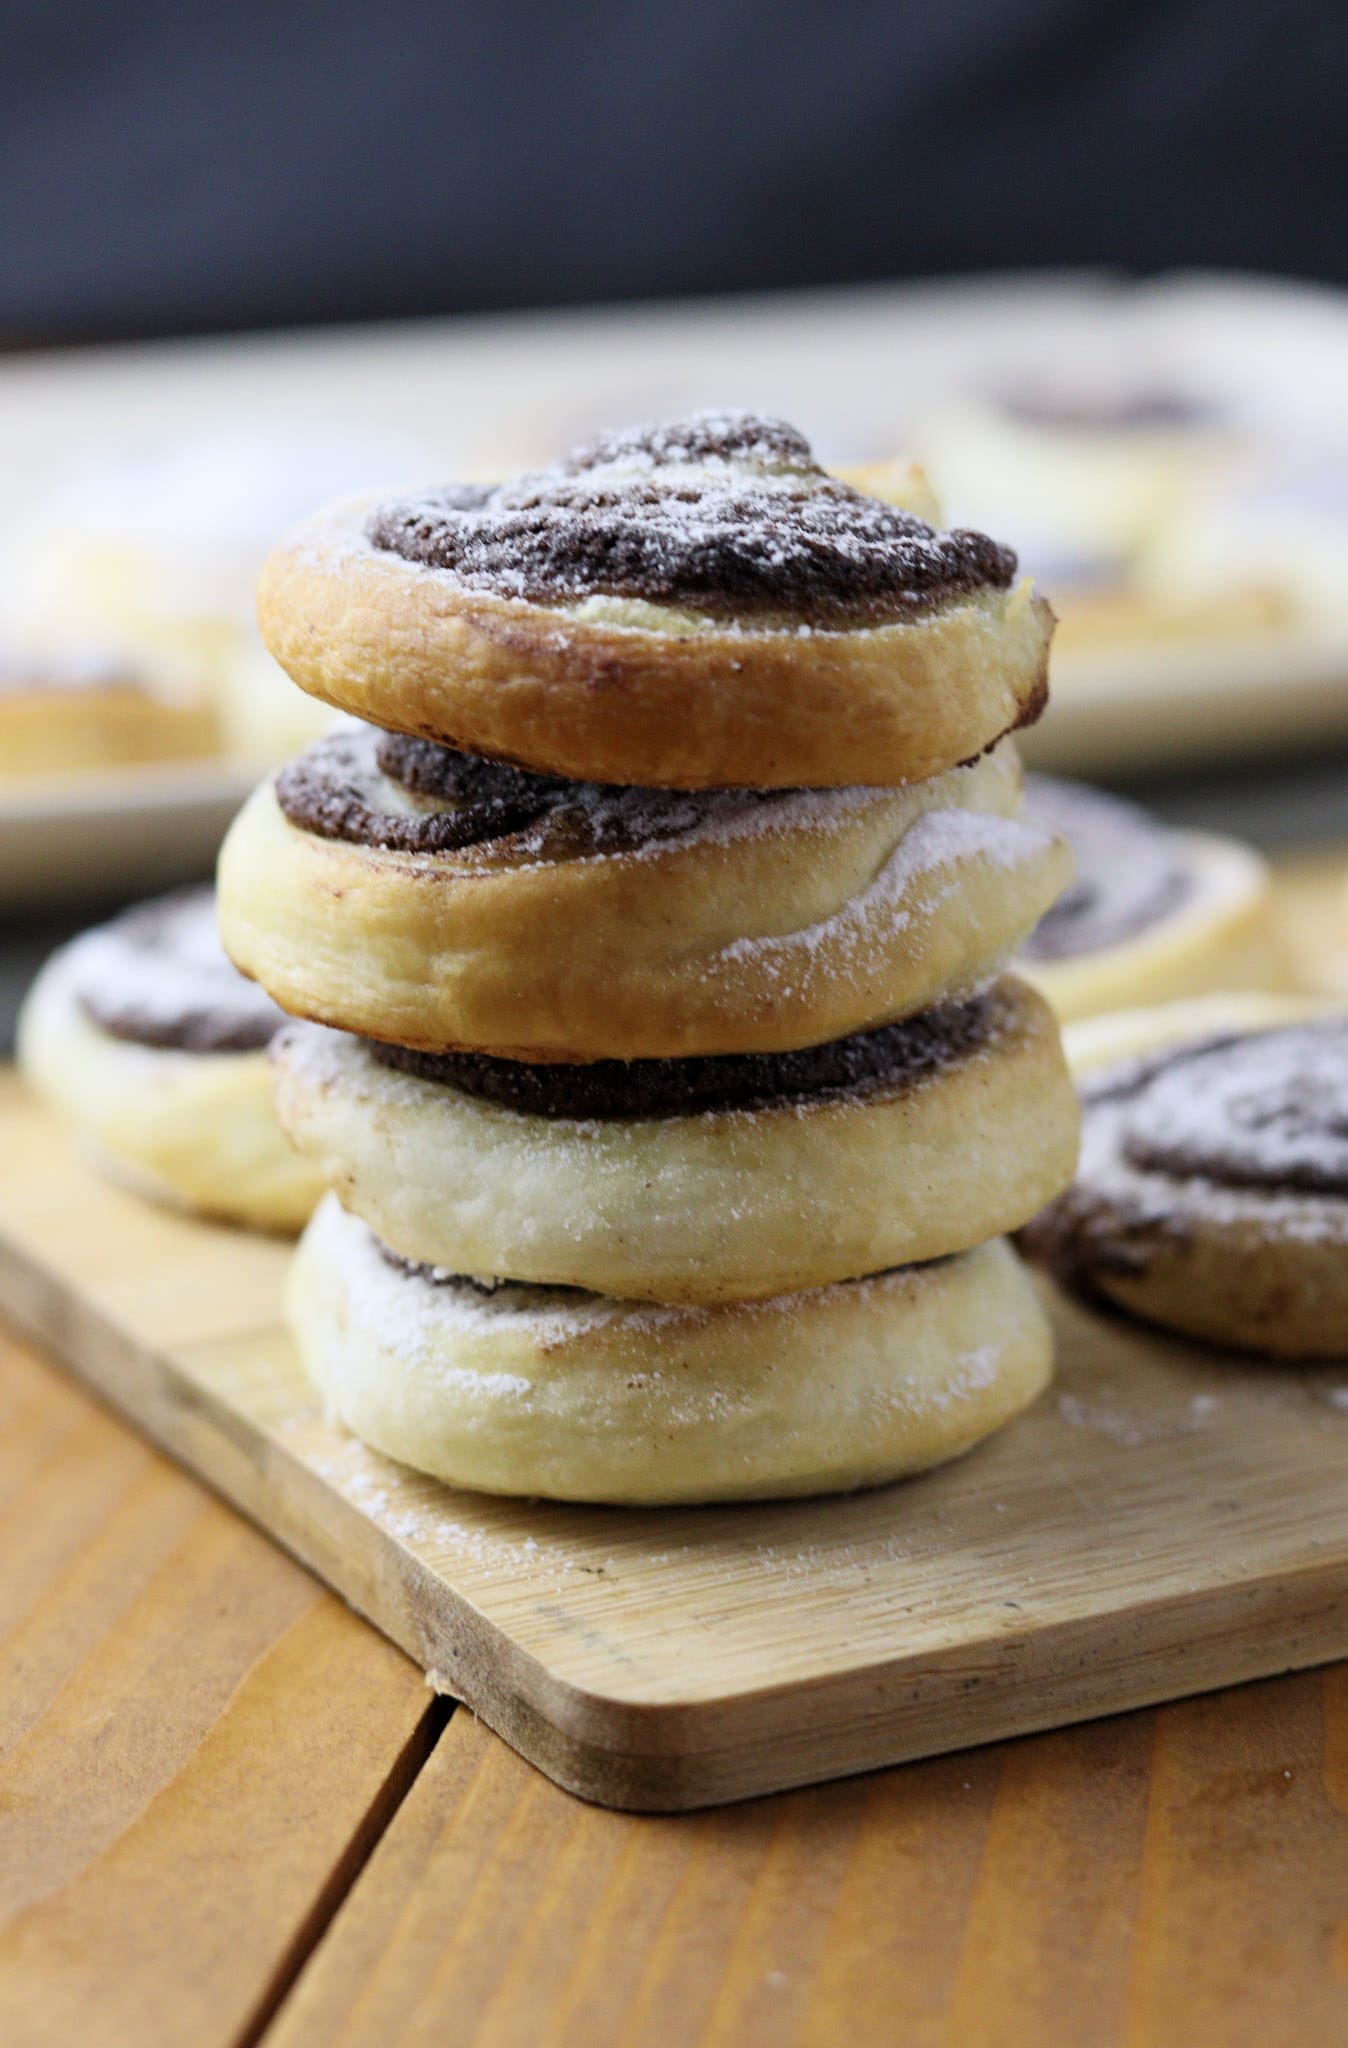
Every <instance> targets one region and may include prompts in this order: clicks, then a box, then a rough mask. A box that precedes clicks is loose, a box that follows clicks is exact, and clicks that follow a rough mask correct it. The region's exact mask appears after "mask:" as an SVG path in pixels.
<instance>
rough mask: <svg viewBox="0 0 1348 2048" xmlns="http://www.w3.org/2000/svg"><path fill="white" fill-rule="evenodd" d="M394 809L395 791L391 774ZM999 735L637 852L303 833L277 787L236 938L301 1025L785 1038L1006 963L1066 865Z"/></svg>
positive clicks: (232, 919) (837, 1032)
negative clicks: (976, 749) (966, 752)
mask: <svg viewBox="0 0 1348 2048" xmlns="http://www.w3.org/2000/svg"><path fill="white" fill-rule="evenodd" d="M388 787H389V792H390V801H393V800H394V798H395V795H396V791H395V786H394V785H393V784H389V786H388ZM1019 800H1020V799H1019V766H1018V763H1017V761H1016V758H1015V753H1014V750H1013V749H1011V748H1006V747H1004V748H999V749H997V750H996V751H995V752H994V753H992V754H990V755H988V756H986V757H985V758H984V759H983V760H981V761H979V762H976V763H974V764H973V765H972V766H971V767H968V768H960V769H953V770H951V771H950V772H949V773H948V774H946V775H943V776H940V777H934V778H932V779H931V780H930V781H928V782H925V783H919V784H916V785H914V786H912V787H909V788H907V789H896V790H879V789H855V790H838V791H794V792H792V791H788V792H783V793H782V795H781V796H780V797H775V798H771V799H768V800H767V801H765V802H763V803H759V804H744V805H740V806H738V807H732V809H731V811H730V812H729V813H727V814H723V813H720V812H717V813H715V814H714V815H713V816H712V817H711V818H710V819H709V821H708V822H707V823H706V825H705V826H704V827H701V828H697V829H693V830H690V831H688V832H686V833H683V834H682V835H680V836H679V837H677V838H672V839H669V840H665V841H661V842H654V843H649V844H647V845H644V846H642V847H641V848H639V849H638V850H636V851H634V852H629V853H617V854H595V855H590V856H588V857H585V858H580V859H573V860H553V861H539V860H531V859H530V858H529V854H528V849H527V845H523V844H521V842H520V840H519V839H518V838H516V839H514V840H512V839H502V840H496V841H493V842H490V843H489V844H488V845H487V846H484V847H478V848H469V849H467V850H466V851H463V852H458V853H446V854H416V853H390V852H387V851H384V850H383V849H381V848H378V847H370V846H360V845H352V844H350V843H348V842H345V841H341V840H332V839H322V838H319V837H318V836H317V835H316V834H314V833H312V832H309V831H302V830H299V829H298V828H297V827H296V826H294V825H292V824H290V823H289V822H288V821H287V819H286V818H285V817H284V815H283V814H282V812H281V810H280V808H279V807H278V805H277V802H276V798H275V795H274V793H273V791H272V789H271V787H270V785H265V786H264V787H262V788H261V789H259V790H258V791H257V792H256V793H255V794H254V795H253V797H252V798H251V799H250V800H249V802H248V803H247V804H246V805H245V807H244V809H243V810H242V811H241V812H240V814H239V816H238V818H236V820H235V822H234V824H233V826H232V827H231V828H230V832H229V835H228V837H227V839H226V841H225V844H224V847H223V849H222V851H221V856H220V870H219V908H220V928H221V932H222V935H223V937H224V942H225V947H226V950H227V951H228V952H229V954H230V956H231V958H232V959H233V960H234V962H235V964H236V965H237V966H239V967H240V968H242V969H243V971H244V973H245V974H250V975H252V976H254V977H255V978H256V979H257V980H258V981H260V982H261V983H262V985H263V987H264V988H265V989H267V991H268V992H269V994H270V995H271V996H273V997H274V999H275V1000H276V1001H277V1002H278V1003H279V1004H280V1005H281V1007H282V1008H283V1009H285V1010H289V1011H291V1012H292V1013H293V1014H294V1015H296V1016H302V1017H309V1018H312V1019H314V1020H315V1021H317V1022H320V1023H325V1024H333V1025H336V1026H338V1027H340V1028H341V1029H344V1030H348V1031H356V1032H359V1033H361V1034H362V1036H364V1037H368V1038H384V1039H389V1040H392V1041H394V1042H395V1043H398V1044H402V1045H410V1046H416V1047H420V1048H422V1049H425V1050H431V1051H444V1050H450V1049H453V1048H456V1047H474V1048H479V1049H485V1050H488V1051H495V1052H502V1053H507V1054H511V1055H513V1056H515V1057H518V1058H522V1059H539V1060H549V1059H568V1058H570V1059H601V1058H607V1057H613V1058H619V1059H641V1058H661V1057H678V1056H682V1055H687V1054H694V1053H704V1052H707V1053H709V1052H752V1051H778V1050H784V1049H789V1048H792V1047H796V1046H801V1045H813V1044H817V1043H819V1042H822V1041H823V1040H825V1039H830V1038H841V1037H845V1036H846V1035H847V1034H848V1033H849V1032H852V1031H859V1030H863V1029H865V1028H866V1027H867V1026H868V1025H871V1024H878V1023H882V1022H885V1021H886V1020H888V1019H890V1018H895V1017H901V1016H906V1015H910V1014H912V1013H913V1012H915V1011H917V1010H921V1009H925V1008H927V1007H929V1006H930V1005H931V1004H932V1003H934V1002H936V1001H938V1000H941V999H944V998H946V997H948V996H954V995H958V994H960V993H963V992H965V991H967V990H968V989H970V988H973V987H975V986H977V985H978V984H979V983H980V982H982V981H984V980H986V979H987V978H988V977H989V976H990V975H991V974H993V973H995V972H996V971H997V970H998V968H999V967H1000V966H1001V964H1002V962H1003V961H1004V960H1005V959H1006V957H1007V956H1008V955H1009V954H1010V953H1011V952H1012V951H1013V950H1014V948H1015V947H1016V945H1017V944H1018V943H1019V942H1020V941H1021V939H1023V938H1024V936H1025V934H1026V932H1028V931H1029V930H1030V929H1031V927H1032V926H1033V925H1034V924H1035V922H1036V921H1037V919H1038V918H1039V917H1040V916H1041V915H1042V914H1043V912H1044V911H1045V910H1046V909H1047V907H1048V905H1049V904H1050V903H1051V902H1052V901H1053V899H1054V897H1055V896H1056V895H1057V894H1058V892H1059V890H1060V889H1061V888H1062V887H1063V885H1064V883H1065V881H1066V880H1067V877H1068V875H1069V873H1070V856H1069V855H1068V853H1067V850H1066V848H1065V847H1064V846H1063V845H1062V844H1061V843H1060V842H1058V841H1056V840H1054V839H1053V838H1052V837H1051V836H1050V835H1049V834H1048V833H1047V832H1045V831H1044V830H1042V829H1041V828H1038V827H1034V826H1029V825H1024V824H1022V823H1020V822H1019V821H1017V820H1016V819H1015V818H1014V817H1013V816H1010V815H1008V813H1012V812H1014V811H1015V810H1016V808H1017V807H1018V804H1019Z"/></svg>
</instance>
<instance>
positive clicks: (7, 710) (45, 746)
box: [0, 641, 219, 784]
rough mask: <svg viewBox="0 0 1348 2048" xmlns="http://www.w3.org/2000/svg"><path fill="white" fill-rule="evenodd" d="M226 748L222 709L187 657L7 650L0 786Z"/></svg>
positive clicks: (0, 670)
mask: <svg viewBox="0 0 1348 2048" xmlns="http://www.w3.org/2000/svg"><path fill="white" fill-rule="evenodd" d="M218 743H219V722H218V719H217V716H216V710H215V706H214V704H213V703H212V702H211V701H210V699H209V697H208V696H207V695H206V694H205V692H204V691H203V690H202V689H201V688H200V686H199V683H198V681H197V679H196V677H195V676H194V675H193V674H192V672H191V669H190V666H189V665H188V664H185V663H183V662H182V661H179V660H176V659H174V658H172V657H167V658H166V657H165V656H163V655H158V656H155V655H151V654H149V653H141V654H139V655H134V656H133V655H130V654H122V655H118V654H114V653H111V652H109V651H107V650H106V649H101V648H99V647H97V645H96V644H95V645H91V646H90V647H88V648H85V649H80V648H78V647H75V646H70V645H68V646H66V647H64V648H53V647H42V646H40V645H38V644H36V643H31V642H30V643H29V644H28V645H26V646H25V645H22V644H20V643H18V642H17V641H16V642H12V643H8V644H0V784H3V783H4V782H6V781H8V780H10V779H14V780H18V779H19V778H24V779H27V778H29V777H33V778H38V777H42V778H49V779H51V780H52V781H58V782H59V781H60V780H61V779H62V778H64V777H65V776H67V775H82V774H87V773H89V772H91V771H94V772H96V771H98V770H100V769H118V768H127V767H139V766H143V765H147V764H149V763H151V762H156V761H192V760H200V759H201V758H203V757H204V756H207V755H211V754H214V753H215V751H216V749H217V746H218Z"/></svg>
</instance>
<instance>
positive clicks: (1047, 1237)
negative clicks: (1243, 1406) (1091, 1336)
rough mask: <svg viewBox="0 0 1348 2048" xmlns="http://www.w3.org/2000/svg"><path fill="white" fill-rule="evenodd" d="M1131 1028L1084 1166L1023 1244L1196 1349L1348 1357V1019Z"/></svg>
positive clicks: (1290, 1010) (1207, 1011) (1208, 1020)
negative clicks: (1201, 1342) (1198, 1343)
mask: <svg viewBox="0 0 1348 2048" xmlns="http://www.w3.org/2000/svg"><path fill="white" fill-rule="evenodd" d="M1131 1022H1132V1025H1133V1044H1134V1047H1135V1051H1134V1052H1133V1054H1132V1056H1129V1055H1128V1052H1127V1045H1128V1039H1129V1035H1130V1032H1129V1024H1130V1020H1129V1019H1127V1018H1122V1017H1121V1018H1119V1019H1118V1020H1116V1027H1115V1033H1114V1045H1113V1053H1112V1057H1111V1058H1110V1059H1109V1060H1108V1061H1107V1062H1105V1061H1101V1062H1099V1063H1092V1064H1091V1065H1090V1066H1089V1068H1088V1069H1085V1070H1082V1071H1081V1077H1080V1080H1081V1089H1082V1107H1083V1125H1082V1144H1081V1161H1080V1165H1079V1166H1078V1168H1077V1177H1076V1180H1075V1182H1074V1183H1073V1185H1072V1187H1071V1188H1070V1189H1069V1190H1068V1191H1067V1193H1066V1194H1064V1195H1061V1196H1059V1197H1058V1199H1057V1200H1056V1201H1054V1202H1052V1203H1050V1204H1049V1206H1048V1208H1047V1209H1046V1210H1045V1211H1044V1212H1043V1214H1042V1215H1040V1216H1038V1217H1036V1219H1035V1220H1034V1222H1033V1223H1032V1224H1030V1225H1029V1226H1028V1227H1027V1229H1026V1230H1025V1231H1024V1232H1023V1233H1022V1236H1021V1242H1022V1244H1023V1245H1024V1246H1025V1247H1026V1249H1027V1250H1028V1251H1029V1252H1030V1253H1031V1255H1032V1256H1034V1257H1037V1258H1040V1259H1043V1260H1044V1261H1045V1262H1046V1263H1047V1264H1048V1265H1049V1266H1050V1267H1051V1268H1052V1270H1053V1271H1054V1272H1055V1273H1056V1274H1057V1275H1058V1277H1059V1278H1060V1279H1061V1280H1063V1281H1064V1283H1065V1284H1067V1285H1068V1286H1071V1287H1074V1288H1078V1289H1081V1290H1084V1291H1085V1292H1086V1293H1088V1294H1094V1295H1097V1296H1099V1297H1101V1298H1103V1299H1104V1300H1106V1301H1109V1302H1112V1303H1114V1304H1116V1305H1117V1306H1119V1307H1121V1308H1125V1309H1128V1310H1130V1311H1131V1312H1132V1313H1133V1314H1134V1315H1138V1316H1141V1317H1143V1318H1144V1319H1146V1320H1147V1321H1149V1322H1155V1323H1159V1324H1161V1325H1163V1326H1165V1327H1166V1328H1168V1329H1173V1330H1178V1331H1181V1332H1183V1333H1184V1334H1185V1335H1187V1336H1191V1337H1196V1338H1201V1339H1205V1340H1206V1341H1208V1342H1210V1343H1214V1344H1221V1345H1227V1346H1232V1347H1234V1348H1236V1349H1239V1350H1249V1351H1260V1352H1267V1353H1271V1354H1273V1355H1275V1356H1278V1357H1285V1358H1303V1357H1342V1356H1344V1355H1348V1124H1346V1123H1345V1118H1344V1113H1343V1105H1344V1101H1345V1099H1346V1098H1348V1016H1345V1015H1344V1014H1343V1013H1342V1012H1338V1013H1334V1014H1312V1015H1307V1014H1306V1013H1305V1006H1304V1005H1302V1004H1298V1003H1296V1002H1295V1001H1293V1002H1291V1003H1289V1004H1287V1005H1286V1006H1285V1007H1284V1014H1283V1016H1282V1018H1281V1020H1278V1019H1277V1018H1276V1017H1275V1015H1274V1014H1273V1013H1272V1011H1271V1010H1270V1009H1269V1008H1267V1007H1265V1008H1264V1009H1263V1010H1262V1012H1261V1011H1259V1010H1253V1011H1252V1009H1251V1007H1250V1005H1249V1004H1242V1003H1241V1002H1240V1000H1239V999H1236V1001H1235V1003H1234V1005H1230V1006H1227V1005H1224V1004H1223V1003H1222V1001H1221V1000H1219V999H1218V1000H1212V1001H1209V1002H1207V1003H1205V1004H1203V1005H1201V1006H1192V1007H1191V1006H1189V1005H1186V1004H1176V1005H1174V1006H1173V1007H1172V1008H1171V1009H1170V1010H1169V1012H1165V1011H1162V1012H1160V1013H1156V1012H1148V1011H1145V1010H1144V1011H1141V1012H1139V1013H1138V1014H1137V1016H1136V1017H1135V1018H1134V1019H1133V1020H1131Z"/></svg>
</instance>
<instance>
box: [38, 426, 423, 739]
mask: <svg viewBox="0 0 1348 2048" xmlns="http://www.w3.org/2000/svg"><path fill="white" fill-rule="evenodd" d="M411 453H412V447H411V445H410V444H408V443H406V442H404V441H403V440H402V439H401V437H396V436H388V435H385V434H377V435H372V434H367V433H361V432H359V431H353V430H352V429H350V428H349V427H344V426H342V425H340V424H334V425H328V426H314V427H309V426H299V425H295V424H292V423H291V422H288V421H283V420H267V419H264V418H260V417H256V416H254V417H252V418H248V417H243V418H237V419H231V420H230V421H229V423H228V424H227V425H222V426H211V427H205V428H197V429H193V430H190V431H187V432H180V433H177V434H170V435H168V436H166V437H165V438H164V439H162V440H158V441H151V442H149V443H147V444H145V445H143V446H139V445H138V446H136V447H134V448H126V449H119V448H117V447H115V446H113V447H95V448H93V449H92V451H91V452H90V453H89V455H88V456H87V458H86V459H85V460H83V461H82V462H80V463H79V464H78V465H77V466H76V467H75V468H74V469H72V470H71V471H70V472H69V473H67V474H65V475H58V476H57V477H56V478H55V479H54V481H53V483H52V485H51V487H50V489H49V490H48V491H46V492H45V493H40V494H38V495H37V497H36V498H35V501H34V503H33V504H32V505H31V506H30V507H28V508H27V512H26V516H25V519H24V522H23V531H22V533H21V534H20V535H18V536H17V537H16V540H15V544H14V550H13V555H14V559H13V564H12V567H13V572H14V573H13V575H12V578H11V579H10V581H11V585H12V589H13V593H14V596H13V606H14V609H15V611H16V613H17V616H18V620H19V623H20V625H21V626H22V627H23V628H24V629H25V630H26V631H27V632H30V633H31V634H32V635H33V636H34V637H36V638H38V639H39V640H42V641H47V640H51V639H52V638H53V637H56V636H59V637H60V638H61V639H69V638H71V637H74V638H76V639H78V640H81V641H87V642H89V644H91V645H96V646H102V645H104V644H108V645H111V646H113V647H115V648H117V649H119V650H121V651H122V652H123V653H124V655H125V658H126V659H127V661H128V662H129V663H131V664H132V665H133V668H134V669H135V670H136V671H139V670H141V669H146V670H148V671H149V672H151V673H158V672H160V671H167V672H168V673H170V674H171V675H173V676H175V677H178V678H182V679H184V681H185V683H186V685H187V686H188V687H189V688H190V690H191V693H192V695H193V696H194V698H195V699H197V700H198V701H200V702H203V703H207V704H209V705H210V707H211V711H212V716H213V720H214V723H215V724H216V725H217V726H218V729H219V742H218V743H219V747H220V749H221V750H222V751H223V752H225V753H228V754H231V755H233V756H235V757H237V758H238V759H240V760H243V761H250V760H251V761H254V762H256V763H257V764H258V766H259V769H260V768H261V767H263V766H267V765H270V764H271V763H273V762H275V761H278V760H282V759H284V758H285V756H286V755H287V754H289V753H291V752H292V751H293V750H294V749H295V748H297V747H301V746H304V745H305V744H306V743H307V742H308V741H309V740H310V739H313V738H316V737H317V736H318V735H319V734H320V733H321V732H322V731H324V730H325V728H326V725H327V724H328V723H329V720H328V719H327V717H326V715H325V713H324V712H323V710H322V708H321V707H319V706H316V705H314V704H312V703H310V702H308V701H307V700H306V699H305V698H303V697H302V696H300V695H299V693H298V692H297V691H295V690H293V689H291V688H290V687H289V685H288V683H287V681H286V679H285V677H284V675H283V674H282V673H281V671H280V670H279V669H278V668H277V666H276V664H275V662H274V661H272V660H271V659H270V657H269V656H267V654H266V652H265V650H264V649H263V647H262V645H261V641H260V639H259V636H258V630H257V621H256V616H255V591H256V585H257V575H258V570H259V569H260V567H261V565H262V561H263V558H264V557H265V555H266V553H267V549H268V548H269V547H270V545H271V543H272V541H273V539H274V538H275V536H276V534H277V532H278V531H279V530H280V529H281V528H282V527H284V525H285V524H286V522H287V521H288V520H291V519H294V518H296V517H297V516H298V514H299V513H300V512H301V511H303V510H304V509H305V507H306V506H307V505H310V504H313V503H314V502H316V501H317V500H318V499H320V498H321V497H323V496H324V495H325V494H326V493H328V492H331V491H336V490H338V489H341V488H347V489H350V488H352V486H353V485H355V486H360V485H363V484H368V485H375V484H378V483H379V482H380V480H381V478H383V477H385V476H389V475H397V474H399V473H401V472H403V469H404V465H405V464H406V462H407V461H408V459H409V455H410V454H411ZM212 743H213V744H214V741H213V742H212Z"/></svg>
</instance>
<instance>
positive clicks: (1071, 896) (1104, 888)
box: [1021, 775, 1193, 960]
mask: <svg viewBox="0 0 1348 2048" xmlns="http://www.w3.org/2000/svg"><path fill="white" fill-rule="evenodd" d="M1023 815H1024V816H1025V817H1026V818H1027V819H1029V820H1030V821H1031V823H1033V824H1036V825H1045V826H1047V827H1048V829H1049V830H1050V831H1051V832H1053V833H1055V834H1056V835H1057V836H1058V837H1059V838H1060V839H1065V840H1066V841H1067V843H1068V845H1069V846H1070V847H1071V849H1072V853H1073V856H1074V858H1075V860H1076V875H1075V878H1074V879H1073V881H1072V882H1071V883H1070V884H1069V886H1068V887H1067V888H1066V889H1065V890H1064V891H1063V893H1062V895H1061V896H1060V897H1059V898H1058V900H1057V902H1056V903H1055V904H1054V905H1053V908H1052V909H1051V910H1050V911H1049V912H1048V913H1047V914H1046V915H1045V916H1044V917H1042V918H1041V919H1040V921H1039V923H1038V924H1037V925H1036V926H1035V929H1034V930H1033V931H1032V932H1031V933H1030V936H1029V938H1028V939H1026V941H1025V943H1024V945H1023V946H1022V948H1021V953H1022V956H1023V958H1025V959H1026V960H1071V959H1075V958H1077V957H1078V956H1079V955H1081V954H1083V953H1096V952H1100V951H1101V950H1102V949H1103V948H1104V947H1106V946H1117V945H1120V944H1121V943H1122V942H1123V941H1124V940H1125V939H1131V938H1135V937H1136V936H1137V934H1138V933H1139V932H1144V931H1146V930H1148V929H1149V928H1150V926H1152V925H1154V924H1159V922H1160V921H1161V919H1162V918H1163V917H1168V916H1169V915H1170V914H1171V912H1172V911H1175V910H1178V909H1179V908H1180V906H1181V905H1182V904H1183V903H1185V902H1187V900H1188V898H1189V897H1190V895H1191V894H1192V893H1193V879H1192V877H1191V875H1190V874H1189V873H1188V871H1187V870H1186V868H1185V866H1184V862H1183V859H1182V857H1181V848H1180V843H1179V841H1178V840H1177V839H1176V838H1175V836H1174V834H1173V833H1170V832H1167V831H1166V830H1165V829H1164V828H1163V827H1162V826H1160V825H1158V824H1156V823H1155V821H1154V820H1153V819H1152V818H1150V817H1148V815H1147V813H1146V812H1145V811H1144V810H1141V809H1139V807H1138V806H1137V805H1136V804H1130V803H1124V802H1123V801H1122V800H1121V799H1120V798H1118V797H1114V796H1105V795H1104V794H1103V793H1102V792H1101V791H1100V790H1098V789H1090V788H1088V787H1087V786H1086V785H1085V784H1084V783H1079V782H1059V781H1056V780H1054V779H1053V778H1051V777H1049V776H1045V775H1029V776H1027V777H1026V779H1025V806H1024V813H1023Z"/></svg>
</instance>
